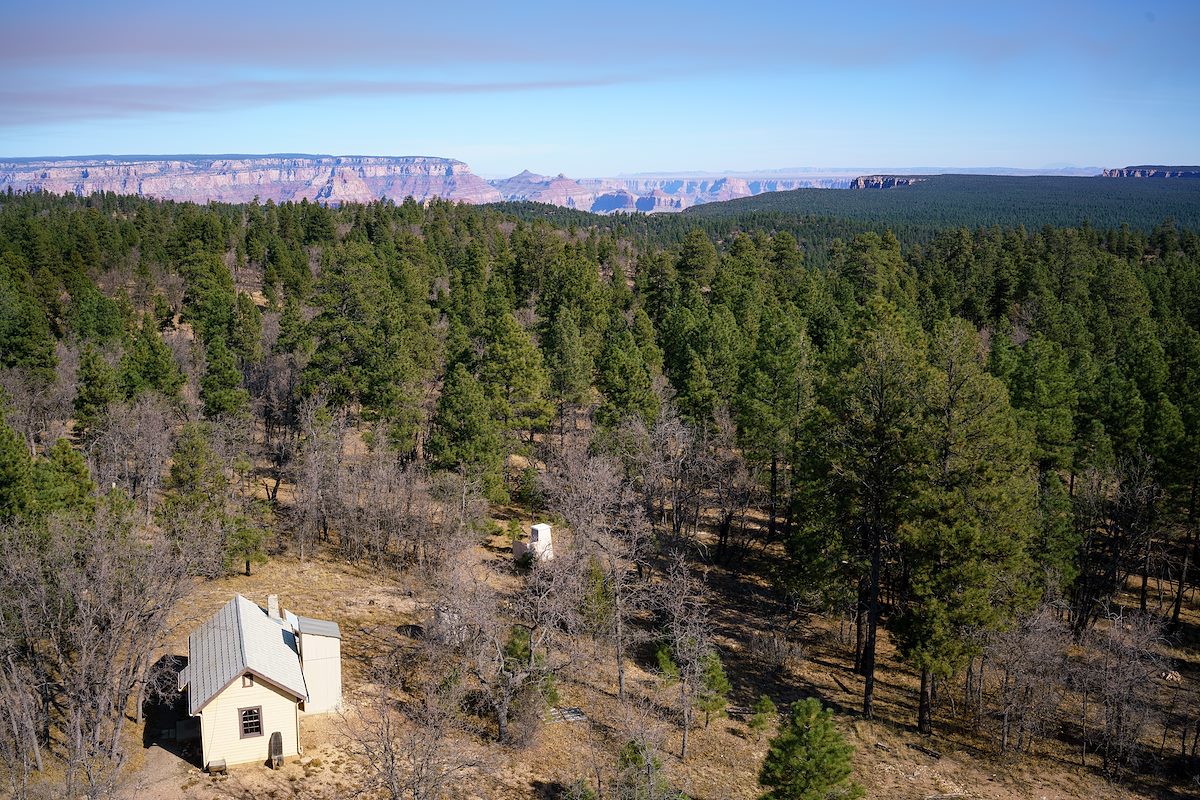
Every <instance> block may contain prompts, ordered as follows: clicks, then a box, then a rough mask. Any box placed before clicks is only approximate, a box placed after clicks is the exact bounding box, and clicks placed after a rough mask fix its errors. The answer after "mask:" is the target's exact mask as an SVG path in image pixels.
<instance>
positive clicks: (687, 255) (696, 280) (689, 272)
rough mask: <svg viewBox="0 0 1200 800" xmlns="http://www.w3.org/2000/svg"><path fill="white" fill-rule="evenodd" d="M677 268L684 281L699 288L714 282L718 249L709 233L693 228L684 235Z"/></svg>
mask: <svg viewBox="0 0 1200 800" xmlns="http://www.w3.org/2000/svg"><path fill="white" fill-rule="evenodd" d="M676 269H677V270H678V271H679V277H680V279H681V280H682V281H684V282H685V283H690V284H691V285H693V286H695V287H697V288H701V287H706V286H708V285H709V284H711V283H712V281H713V278H714V277H715V276H716V273H717V249H716V248H715V247H713V243H712V240H710V239H709V238H708V234H706V233H705V232H704V231H702V230H701V229H699V228H693V229H692V230H691V231H690V232H689V233H688V235H687V236H686V237H684V240H683V244H682V246H681V247H680V251H679V260H678V261H677V262H676Z"/></svg>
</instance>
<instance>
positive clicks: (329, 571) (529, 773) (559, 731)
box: [124, 538, 1200, 800]
mask: <svg viewBox="0 0 1200 800" xmlns="http://www.w3.org/2000/svg"><path fill="white" fill-rule="evenodd" d="M489 544H490V545H492V546H491V547H489V548H488V558H491V559H493V560H494V561H496V562H497V564H500V563H501V562H503V561H504V560H505V557H504V555H503V546H504V542H503V541H502V540H501V539H500V538H497V540H496V541H495V542H490V543H489ZM714 570H715V568H714ZM725 579H728V576H725ZM722 580H723V578H722V576H720V575H716V574H713V575H711V576H710V582H711V583H712V584H713V588H714V590H715V591H716V592H717V593H718V594H719V595H721V596H720V597H718V598H714V603H713V611H714V617H715V621H716V623H717V626H718V631H719V638H718V644H719V646H720V648H721V652H722V656H723V658H724V659H725V661H726V664H727V670H728V672H729V676H730V679H731V680H732V682H733V684H734V692H733V695H732V697H731V703H732V704H733V705H734V706H735V707H742V708H744V707H747V706H749V705H750V704H751V703H752V702H753V701H754V699H755V698H757V697H758V696H759V694H761V693H763V692H766V693H769V694H770V695H771V696H772V698H773V699H774V700H775V702H776V704H777V705H778V706H779V707H780V708H781V709H783V708H784V707H785V705H786V703H789V702H791V701H792V700H795V699H799V698H801V697H805V696H817V697H819V698H820V699H821V700H822V701H823V702H824V703H825V704H826V705H828V706H830V707H832V708H833V709H834V710H835V713H836V714H837V717H838V720H839V723H840V725H841V728H842V729H843V731H845V732H846V734H847V737H848V739H849V741H850V742H851V743H852V744H854V745H855V747H856V754H855V764H856V769H855V777H856V779H857V780H858V782H859V783H861V784H862V785H863V786H864V787H865V788H866V790H867V796H868V797H872V798H896V800H910V799H911V800H930V799H931V798H938V800H959V798H962V799H963V800H966V799H967V798H992V799H994V800H1056V799H1058V798H1062V799H1063V800H1067V799H1068V798H1087V799H1088V800H1118V798H1147V800H1149V798H1166V797H1180V798H1182V797H1200V792H1197V791H1196V789H1195V787H1177V788H1172V787H1165V786H1163V785H1161V784H1160V785H1154V786H1150V787H1148V788H1147V787H1142V788H1140V789H1131V788H1130V787H1128V786H1124V787H1123V786H1116V785H1112V784H1110V783H1108V782H1107V781H1105V780H1104V779H1103V778H1102V777H1101V776H1100V775H1099V774H1098V772H1097V771H1096V770H1095V769H1094V768H1092V767H1088V768H1084V767H1080V766H1079V765H1078V763H1077V761H1073V760H1072V759H1071V757H1070V756H1069V754H1066V753H1058V754H1044V755H1037V756H1033V757H1026V758H1023V759H1014V760H1009V761H1006V760H1001V759H998V758H995V757H994V756H992V755H990V753H989V752H988V751H985V750H983V749H982V748H981V743H980V742H978V741H972V740H971V738H970V737H967V736H963V735H953V734H944V735H935V736H934V737H933V738H932V739H930V738H926V737H920V736H918V735H917V734H916V733H915V731H914V730H913V729H912V719H911V717H912V716H913V714H914V711H913V709H915V705H916V704H915V699H916V692H917V684H916V680H915V677H914V676H913V675H912V674H911V673H910V672H909V671H908V670H907V669H906V668H904V667H903V666H902V665H900V664H899V663H898V662H897V661H896V660H895V654H894V652H893V651H892V648H891V647H890V646H889V645H887V643H886V639H885V640H884V642H883V647H882V648H881V650H882V652H881V663H880V680H879V687H878V699H877V709H878V712H877V717H878V718H877V719H876V720H875V721H873V722H872V721H867V720H864V719H862V718H861V717H860V716H859V715H858V714H857V713H856V709H857V705H858V704H859V702H860V698H861V696H860V694H859V693H860V692H861V684H860V680H861V679H860V678H858V677H857V676H854V675H853V674H852V672H851V670H850V669H849V668H848V667H847V664H848V662H849V659H848V657H847V652H846V648H845V647H844V646H842V645H841V644H839V642H838V637H837V630H836V628H837V625H836V622H832V621H829V620H816V621H815V625H816V629H815V630H814V631H813V633H812V634H811V635H810V637H809V641H808V643H807V644H806V647H805V651H804V653H803V655H802V657H801V658H799V659H797V660H796V662H795V663H794V665H792V666H791V667H790V668H789V670H788V671H787V672H786V674H779V673H777V672H775V671H772V670H767V669H765V668H763V667H762V666H761V665H760V664H758V663H757V662H756V661H755V660H754V659H753V658H751V657H750V655H749V654H748V653H747V652H746V642H747V641H748V640H749V635H750V632H751V631H752V630H754V629H755V626H756V623H757V622H758V621H759V619H760V618H759V617H758V610H757V609H756V608H755V605H754V602H753V595H752V594H751V593H748V592H744V587H743V593H742V594H739V593H738V592H737V591H733V590H729V589H727V587H726V586H724V585H722ZM234 593H241V594H243V595H245V596H246V597H248V598H250V599H251V600H253V601H255V602H258V603H259V604H262V605H265V604H266V597H267V595H268V594H271V593H274V594H278V595H279V596H280V602H281V605H282V606H283V607H285V608H287V609H290V610H292V611H294V612H296V613H301V614H305V615H310V616H316V617H321V618H326V619H333V620H336V621H337V622H338V623H339V624H340V625H341V628H342V636H343V639H342V643H343V685H344V692H345V700H346V705H347V709H346V711H345V712H344V714H343V715H341V716H339V715H325V716H313V717H307V718H304V719H302V721H301V744H302V746H303V748H304V753H303V755H302V756H301V757H299V758H295V759H292V760H290V761H289V762H288V763H287V764H286V765H285V766H284V768H283V769H281V770H279V771H272V770H270V769H268V768H266V767H265V766H260V765H246V766H238V767H232V768H230V770H229V775H228V777H210V776H208V775H206V774H203V773H201V771H200V769H199V764H198V758H196V757H194V756H193V761H191V762H190V761H189V760H187V759H186V758H184V757H181V756H180V755H179V754H177V752H176V751H175V748H174V747H171V746H170V745H168V746H166V747H164V746H162V745H160V744H157V743H152V744H150V745H149V746H147V747H144V748H143V747H140V746H138V747H137V748H136V752H135V754H134V757H133V758H132V759H131V763H130V765H129V769H128V771H127V774H128V781H127V783H126V786H125V790H124V797H126V798H131V799H133V798H137V799H138V800H141V799H142V798H145V799H146V800H160V799H161V800H167V798H192V799H194V800H215V799H216V798H245V799H246V800H249V799H250V798H314V799H317V798H330V799H332V798H343V797H347V796H349V795H350V794H351V793H352V791H353V789H354V787H356V785H357V780H356V779H357V777H358V775H359V771H360V766H359V765H358V764H356V763H355V762H354V760H353V758H352V757H351V756H349V755H348V753H347V742H346V739H345V731H346V725H347V724H348V723H350V724H352V721H353V718H354V714H355V708H356V706H358V705H359V704H360V703H362V702H364V700H365V698H366V697H367V696H369V692H370V686H369V684H368V683H367V680H368V665H369V663H370V661H371V659H373V658H375V657H377V656H379V655H380V654H382V653H384V652H386V651H387V650H388V649H389V648H391V647H395V646H397V644H398V643H399V642H400V637H402V636H403V635H404V634H403V633H402V632H401V631H402V630H403V626H406V625H411V624H414V623H418V624H419V623H421V622H423V621H424V620H425V617H426V606H425V605H424V603H423V601H422V598H421V595H420V593H419V591H417V587H416V586H415V585H411V584H409V583H407V582H406V579H405V578H404V577H395V576H391V575H387V574H381V573H380V572H378V571H375V570H372V569H370V568H368V567H365V566H359V565H352V564H346V563H344V562H341V561H339V560H337V559H336V558H334V557H331V556H329V555H322V556H320V557H317V558H315V559H311V560H308V561H307V562H305V563H301V562H300V561H299V560H298V559H296V558H294V557H291V556H277V557H274V558H272V559H271V561H270V562H269V563H268V564H266V565H264V566H262V567H259V568H257V569H256V570H255V572H254V574H253V575H251V576H248V577H247V576H234V577H230V578H226V579H222V580H217V581H209V582H203V583H199V584H198V585H197V587H196V591H195V592H194V593H193V594H192V596H191V599H190V602H189V603H188V605H187V607H186V608H181V609H180V610H179V614H178V616H179V619H178V623H179V624H178V625H177V626H176V634H175V637H174V639H173V640H172V644H171V650H172V652H174V653H178V654H186V652H187V633H188V631H189V630H190V629H191V628H192V627H193V626H194V625H195V624H196V623H198V622H200V621H201V620H203V619H204V618H206V617H207V616H209V615H211V614H212V613H214V612H215V611H216V610H217V609H218V608H220V606H221V605H223V604H224V603H226V602H227V601H228V600H229V598H230V597H232V596H233V594H234ZM1194 677H1195V675H1194V673H1193V674H1191V675H1189V676H1188V677H1187V678H1185V679H1192V678H1194ZM628 685H629V687H630V693H631V695H632V696H633V697H634V698H636V701H637V702H635V703H633V704H629V705H625V706H623V705H622V704H621V703H619V702H618V701H617V700H616V680H615V674H614V670H613V669H612V668H611V667H610V666H608V660H607V659H599V660H596V661H595V662H592V663H589V664H587V665H585V666H584V667H582V668H581V669H579V670H577V671H576V672H575V673H573V674H571V675H569V676H567V677H566V678H565V679H564V680H563V681H562V682H561V684H560V686H559V692H560V694H561V696H562V700H561V703H562V705H563V706H573V707H578V708H580V709H581V710H582V711H583V712H584V714H585V715H586V716H587V717H588V721H585V722H550V723H547V724H545V725H544V726H542V728H541V729H540V731H539V732H538V733H537V734H536V736H535V737H534V738H533V740H532V741H531V742H529V743H527V744H525V745H523V746H520V747H515V748H506V747H501V746H500V745H498V744H495V743H494V742H490V741H487V740H485V739H478V740H473V741H471V742H464V743H463V746H464V747H470V748H473V749H474V750H475V753H476V756H477V757H478V759H479V762H480V765H479V766H478V767H477V768H475V769H474V770H473V771H472V772H471V773H470V774H467V775H464V776H463V779H462V780H461V781H460V783H459V787H460V788H459V790H458V792H457V793H456V794H453V795H452V796H455V797H462V798H480V800H493V799H500V798H514V799H515V798H535V799H538V800H549V798H553V797H556V796H558V793H559V791H560V790H561V789H562V787H564V786H568V785H570V784H571V783H573V782H574V781H576V780H578V779H589V777H590V776H593V775H594V769H593V765H594V764H601V765H604V768H605V769H607V768H608V766H609V765H611V764H612V762H613V760H614V757H613V753H614V752H615V750H616V748H617V747H618V746H619V742H618V741H617V740H618V738H619V736H618V734H617V733H616V732H617V731H619V730H620V729H621V727H622V718H623V717H624V716H625V715H627V714H629V713H630V710H629V709H630V707H636V708H638V709H648V710H649V711H648V712H647V713H649V714H650V715H651V716H652V717H653V718H654V719H653V720H652V722H653V725H654V726H656V728H657V729H658V730H660V731H661V732H662V736H663V741H664V745H663V749H664V751H665V758H664V762H665V766H666V769H667V772H668V774H669V776H670V778H671V780H672V783H673V784H674V785H675V786H677V787H678V788H679V789H681V790H682V791H684V792H685V793H686V794H687V795H688V796H689V797H692V798H696V800H727V799H729V800H735V799H736V800H751V798H755V797H757V796H758V791H757V783H756V775H757V771H758V767H759V765H760V763H761V760H762V757H763V755H764V754H765V752H766V738H767V737H761V738H760V737H755V736H754V734H752V733H751V731H750V730H749V728H748V727H747V725H746V720H745V719H744V718H743V716H742V715H741V714H738V713H734V714H732V715H731V716H729V717H726V718H722V719H716V720H713V721H712V723H711V724H710V725H709V726H708V727H707V728H703V727H699V728H697V729H696V730H695V731H693V735H692V739H691V744H690V749H689V754H688V758H687V760H686V762H680V760H679V759H678V757H677V756H678V753H679V732H678V730H677V728H676V726H675V725H674V724H673V723H674V716H673V715H672V713H671V705H670V704H671V700H672V698H673V696H672V695H671V693H670V691H669V690H668V689H664V688H663V687H662V686H661V685H660V682H659V681H658V679H657V678H656V677H655V676H654V675H653V674H652V673H651V672H650V671H649V670H648V668H646V665H639V664H633V665H631V668H630V670H629V673H628ZM735 712H736V709H735ZM701 724H702V720H701ZM136 735H137V736H138V737H139V740H140V737H141V736H142V732H141V731H140V730H138V731H137V732H136ZM918 748H924V750H922V749H918ZM929 751H936V753H933V754H931V752H929ZM593 780H594V778H593Z"/></svg>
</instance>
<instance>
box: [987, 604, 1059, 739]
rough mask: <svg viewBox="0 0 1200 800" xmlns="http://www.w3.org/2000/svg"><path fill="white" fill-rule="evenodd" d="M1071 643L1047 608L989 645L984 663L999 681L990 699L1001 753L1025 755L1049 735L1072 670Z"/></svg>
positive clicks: (1057, 716) (1054, 723)
mask: <svg viewBox="0 0 1200 800" xmlns="http://www.w3.org/2000/svg"><path fill="white" fill-rule="evenodd" d="M1070 644H1071V633H1070V631H1069V630H1068V629H1067V627H1066V625H1064V624H1063V623H1062V622H1060V621H1059V620H1058V618H1057V617H1055V616H1054V615H1053V614H1052V613H1051V612H1050V611H1049V610H1045V609H1044V610H1041V611H1039V612H1038V613H1036V614H1033V615H1031V616H1029V617H1026V618H1025V619H1022V620H1020V621H1019V622H1018V623H1017V624H1016V625H1015V626H1014V627H1013V628H1011V629H1009V630H1006V631H1003V632H1000V633H997V634H996V635H995V636H993V637H992V639H991V641H989V642H988V644H987V647H986V649H985V651H984V652H985V656H984V658H985V663H987V664H989V665H990V667H991V669H992V670H993V675H998V676H999V677H1000V681H999V686H998V688H997V691H995V692H993V693H992V694H991V695H990V697H989V698H988V701H989V704H990V705H989V707H990V710H991V715H990V717H991V722H992V725H991V727H992V730H993V735H994V738H995V741H996V742H997V745H998V746H999V748H1000V750H1001V751H1006V750H1016V751H1018V752H1029V751H1030V750H1032V749H1033V746H1034V744H1035V743H1036V742H1037V741H1039V740H1041V739H1044V738H1046V737H1048V736H1051V735H1053V733H1054V727H1055V725H1056V724H1057V722H1058V720H1059V719H1060V717H1059V710H1060V708H1061V706H1062V702H1063V699H1064V697H1065V693H1066V689H1067V683H1068V677H1069V671H1070V668H1071V665H1070V663H1069V661H1068V659H1067V649H1068V647H1069V646H1070Z"/></svg>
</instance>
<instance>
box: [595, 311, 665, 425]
mask: <svg viewBox="0 0 1200 800" xmlns="http://www.w3.org/2000/svg"><path fill="white" fill-rule="evenodd" d="M618 320H619V317H618ZM616 325H617V330H616V331H615V332H614V331H611V330H610V332H609V335H608V340H607V342H606V343H605V346H604V352H603V353H601V355H600V360H599V363H598V364H597V368H598V369H597V375H596V386H597V388H599V389H600V391H601V393H603V395H604V402H603V403H602V404H601V405H600V408H599V409H597V410H596V419H597V420H598V421H599V422H600V424H602V425H607V426H610V427H611V426H615V425H618V424H620V422H621V420H623V419H625V417H627V416H630V415H635V414H636V415H637V416H639V417H641V418H642V419H643V420H645V421H646V424H647V425H649V424H652V423H653V421H654V419H655V417H657V416H658V397H657V396H656V395H655V394H654V384H653V382H652V381H651V378H650V368H649V366H647V364H646V361H645V359H644V358H643V357H642V351H641V349H639V348H638V345H637V342H636V341H635V340H634V338H633V334H632V333H630V331H629V329H628V328H627V327H625V325H624V322H623V321H620V322H617V323H616Z"/></svg>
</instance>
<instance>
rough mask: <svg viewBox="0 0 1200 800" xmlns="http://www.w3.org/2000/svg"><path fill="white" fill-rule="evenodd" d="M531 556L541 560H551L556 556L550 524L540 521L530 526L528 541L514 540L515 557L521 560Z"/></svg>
mask: <svg viewBox="0 0 1200 800" xmlns="http://www.w3.org/2000/svg"><path fill="white" fill-rule="evenodd" d="M526 556H530V557H532V558H534V559H535V560H539V561H550V560H552V559H553V558H554V541H553V539H552V538H551V535H550V526H549V525H548V524H546V523H545V522H539V523H537V524H536V525H533V526H531V527H530V528H529V541H528V542H520V541H517V542H513V558H514V559H516V560H517V561H520V560H521V559H522V558H524V557H526Z"/></svg>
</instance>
